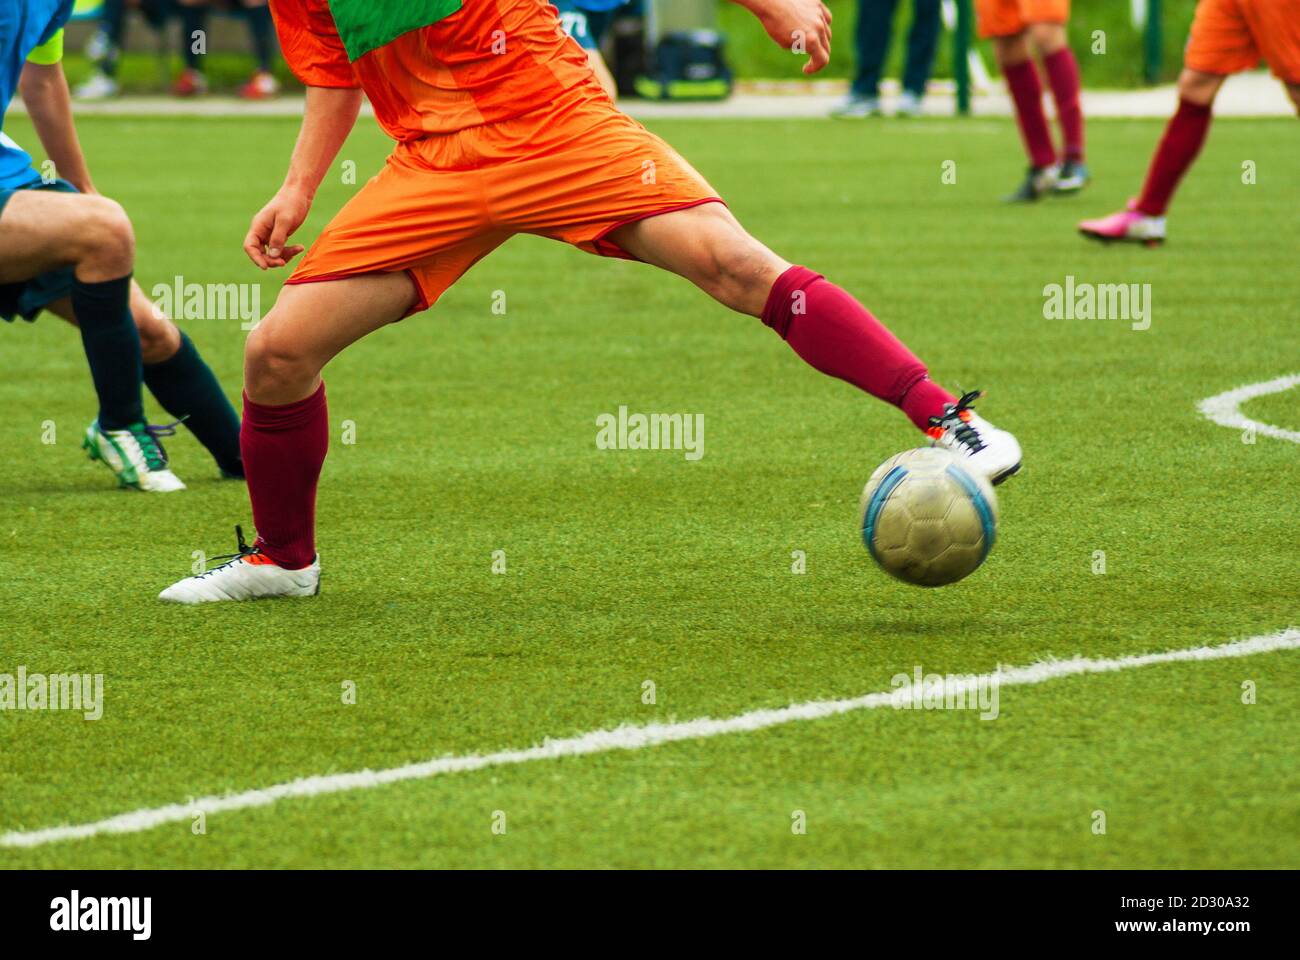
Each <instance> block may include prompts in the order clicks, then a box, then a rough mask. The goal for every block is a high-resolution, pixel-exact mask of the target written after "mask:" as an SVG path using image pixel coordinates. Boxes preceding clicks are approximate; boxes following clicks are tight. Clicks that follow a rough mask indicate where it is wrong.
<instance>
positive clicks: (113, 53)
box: [76, 0, 170, 100]
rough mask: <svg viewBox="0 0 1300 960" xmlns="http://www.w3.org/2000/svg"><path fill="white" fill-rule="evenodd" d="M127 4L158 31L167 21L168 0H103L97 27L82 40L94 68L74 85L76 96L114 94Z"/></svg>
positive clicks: (104, 96)
mask: <svg viewBox="0 0 1300 960" xmlns="http://www.w3.org/2000/svg"><path fill="white" fill-rule="evenodd" d="M128 6H135V7H138V8H139V9H140V13H141V14H142V15H143V16H144V19H145V21H146V22H147V23H148V24H149V26H151V27H152V28H153V29H154V30H155V31H161V30H162V29H163V28H164V27H165V26H166V25H167V15H168V12H169V10H168V8H169V7H170V3H169V2H168V0H134V2H133V3H130V4H128V3H127V0H104V5H103V7H102V12H101V13H100V19H99V29H98V30H96V31H95V33H94V35H93V36H92V37H91V38H90V42H89V43H87V44H86V56H87V57H89V58H90V59H91V61H93V62H94V64H95V67H96V70H95V72H94V73H93V74H91V77H90V79H89V80H87V81H86V82H85V83H82V84H80V85H79V86H78V87H77V89H76V97H77V99H79V100H103V99H106V98H108V97H115V96H117V93H118V85H117V67H118V61H119V59H120V58H121V56H122V46H123V44H125V43H126V22H127V18H126V13H127V7H128Z"/></svg>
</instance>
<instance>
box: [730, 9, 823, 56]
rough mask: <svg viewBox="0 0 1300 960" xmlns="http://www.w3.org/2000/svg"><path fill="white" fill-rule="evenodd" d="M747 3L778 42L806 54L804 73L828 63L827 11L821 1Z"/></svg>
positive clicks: (782, 45) (785, 47)
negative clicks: (806, 60)
mask: <svg viewBox="0 0 1300 960" xmlns="http://www.w3.org/2000/svg"><path fill="white" fill-rule="evenodd" d="M742 2H743V0H742ZM747 6H749V8H750V10H752V11H753V13H754V15H755V16H756V17H758V19H759V22H760V23H762V24H763V29H764V30H766V31H767V35H768V36H769V37H771V38H772V39H773V40H775V41H776V42H777V44H778V45H780V46H781V47H783V48H784V49H786V50H793V51H794V52H795V53H801V54H802V53H806V54H807V55H808V62H807V63H805V64H804V65H803V72H804V73H807V74H813V73H816V72H817V71H818V70H820V69H821V68H822V67H824V66H826V64H828V63H830V60H831V12H830V10H829V9H827V7H826V4H824V3H822V2H821V0H762V2H759V3H754V4H752V5H749V4H747Z"/></svg>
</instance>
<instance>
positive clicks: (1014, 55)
mask: <svg viewBox="0 0 1300 960" xmlns="http://www.w3.org/2000/svg"><path fill="white" fill-rule="evenodd" d="M993 56H994V59H996V60H997V62H998V65H999V66H1001V67H1014V66H1016V65H1017V64H1020V63H1024V62H1025V61H1026V60H1028V59H1029V43H1028V41H1026V39H1025V34H1023V33H1018V34H1016V35H1015V36H1013V37H994V38H993Z"/></svg>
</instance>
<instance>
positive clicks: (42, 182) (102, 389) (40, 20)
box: [0, 0, 243, 492]
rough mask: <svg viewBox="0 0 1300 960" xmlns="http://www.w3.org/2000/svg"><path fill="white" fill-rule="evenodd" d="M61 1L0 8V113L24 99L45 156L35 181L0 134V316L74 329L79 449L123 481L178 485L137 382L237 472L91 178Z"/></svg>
mask: <svg viewBox="0 0 1300 960" xmlns="http://www.w3.org/2000/svg"><path fill="white" fill-rule="evenodd" d="M72 6H73V0H22V2H20V3H15V2H11V0H5V2H3V3H0V107H3V109H4V110H7V109H8V107H9V103H10V101H11V100H12V99H13V96H14V93H15V92H17V93H21V94H22V97H23V100H24V102H25V103H26V105H27V111H28V114H29V115H30V117H31V121H32V125H33V126H34V127H35V128H36V133H37V135H38V136H39V137H40V140H41V143H42V145H43V146H44V147H45V152H46V155H47V157H48V158H49V159H48V161H47V163H46V164H45V165H44V168H45V172H44V174H42V173H41V172H39V171H37V170H36V168H35V167H34V166H33V165H32V158H31V156H30V155H28V153H27V152H26V151H24V150H23V149H22V148H21V147H20V146H18V144H16V143H15V142H14V141H13V140H12V139H11V138H10V137H8V136H7V135H6V134H5V133H4V132H3V130H2V129H0V318H3V319H5V320H9V321H12V320H13V319H14V318H15V317H18V316H21V317H23V318H24V319H26V320H32V319H35V317H36V315H37V314H39V313H40V312H41V310H43V309H48V310H50V311H51V312H53V313H56V314H58V315H59V316H62V317H63V318H64V319H66V320H69V321H70V322H72V323H74V324H76V325H77V326H78V327H79V328H80V330H81V339H82V345H83V346H84V348H85V351H86V359H87V361H88V362H89V364H90V373H91V379H92V380H93V381H94V384H95V392H96V394H97V395H98V398H99V415H98V417H96V419H95V420H94V422H92V423H91V425H90V426H89V427H88V428H87V430H86V436H85V440H84V442H83V447H84V448H85V449H86V450H87V451H88V452H89V454H90V456H91V458H92V459H95V460H101V461H103V462H104V463H105V464H107V465H108V466H109V468H110V469H111V470H112V471H113V472H114V474H116V476H117V478H118V482H119V483H120V484H121V485H122V486H126V487H132V488H134V489H137V490H145V491H152V492H166V491H171V490H181V489H184V486H185V485H184V484H183V483H181V481H180V480H179V479H178V478H177V477H176V476H175V474H173V473H172V472H171V470H170V469H169V465H168V462H167V455H166V453H165V452H164V450H163V447H162V444H161V443H160V441H159V436H166V435H169V434H170V433H172V432H174V430H173V428H170V427H164V428H159V427H151V426H149V424H148V423H147V422H146V420H145V417H144V405H143V401H142V397H141V386H142V383H147V384H148V385H149V389H150V392H152V393H153V395H154V397H155V398H156V399H157V400H158V402H159V403H160V404H161V405H162V406H163V408H164V409H166V410H167V411H168V412H169V413H171V414H172V416H174V417H176V418H177V419H181V418H184V420H185V423H186V426H187V427H189V428H190V430H191V431H193V433H194V434H195V436H196V437H197V438H198V439H199V441H200V442H201V443H203V445H204V446H206V447H207V448H208V450H209V451H210V452H211V453H212V454H213V456H214V457H215V458H216V460H217V463H218V465H219V466H220V467H221V469H222V471H223V473H225V474H227V475H230V476H242V475H243V466H242V463H241V460H240V456H239V418H238V416H237V415H236V414H235V411H234V408H233V407H232V406H231V404H230V401H229V400H228V399H227V398H226V396H225V394H224V393H223V392H222V390H221V387H220V385H219V384H218V383H217V380H216V378H215V377H214V376H213V374H212V371H211V370H210V369H209V368H208V366H207V364H205V363H204V362H203V359H202V358H201V357H200V356H199V354H198V351H197V350H195V348H194V344H193V343H191V342H190V340H189V338H188V337H186V336H185V335H184V334H183V333H181V332H180V331H179V330H178V329H177V328H176V327H175V326H174V325H173V324H172V323H171V321H169V320H166V319H165V318H162V317H160V316H158V315H157V314H156V312H155V311H154V309H153V305H152V304H151V303H150V302H149V300H148V298H146V297H145V295H144V293H143V291H141V290H140V288H139V286H137V285H136V284H135V283H134V282H133V281H132V279H131V272H132V269H133V266H134V259H135V237H134V235H133V233H132V230H131V221H130V220H129V219H128V218H127V215H126V212H125V211H124V210H123V209H122V208H121V207H120V206H119V205H118V204H117V203H115V202H114V201H112V200H109V199H108V198H106V197H102V196H100V195H99V194H98V192H97V191H96V190H95V187H94V184H93V183H92V182H91V179H90V171H89V170H88V169H87V167H86V161H85V157H84V156H83V155H82V152H81V146H80V143H79V142H78V140H77V132H76V128H75V127H74V126H73V122H72V109H71V104H70V98H69V95H68V84H67V81H66V80H65V79H64V76H63V68H62V66H61V60H62V55H63V26H64V24H65V23H67V21H68V17H69V16H70V15H71V13H72ZM56 171H57V175H56ZM137 326H138V327H139V330H137ZM142 343H143V345H144V349H143V350H142Z"/></svg>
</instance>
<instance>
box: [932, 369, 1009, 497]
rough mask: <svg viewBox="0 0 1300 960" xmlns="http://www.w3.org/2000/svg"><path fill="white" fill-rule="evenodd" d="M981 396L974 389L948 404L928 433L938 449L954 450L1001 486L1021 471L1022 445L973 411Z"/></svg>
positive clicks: (970, 464) (966, 462)
mask: <svg viewBox="0 0 1300 960" xmlns="http://www.w3.org/2000/svg"><path fill="white" fill-rule="evenodd" d="M981 396H983V394H982V393H980V391H978V390H974V391H972V392H970V393H967V394H963V395H962V397H961V399H960V400H958V401H957V402H956V403H955V404H954V403H950V404H947V405H946V406H945V407H944V412H943V416H942V417H931V418H930V428H929V429H928V430H926V431H925V432H926V434H927V435H928V436H929V437H930V438H931V439H932V440H933V441H934V443H935V445H936V446H939V447H943V448H945V449H947V450H951V451H952V452H953V453H955V454H957V455H958V456H959V457H961V458H962V462H963V463H965V464H966V465H967V466H969V467H970V468H971V469H972V470H974V471H976V472H977V473H979V474H980V475H981V476H983V477H984V478H985V479H987V480H988V482H989V483H992V484H999V483H1001V482H1002V481H1003V480H1005V479H1006V478H1007V477H1009V476H1011V475H1012V474H1013V473H1015V472H1016V471H1017V470H1019V469H1020V443H1019V441H1017V440H1016V438H1015V437H1014V436H1012V435H1011V434H1010V433H1008V432H1007V431H1005V430H999V429H998V428H997V427H995V426H993V424H991V423H989V422H988V421H987V420H985V419H984V418H983V417H981V416H980V415H979V414H978V413H976V412H975V411H974V410H973V409H971V404H972V403H974V402H975V401H976V400H978V399H979V398H980V397H981Z"/></svg>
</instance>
